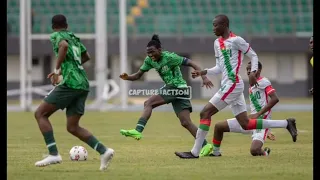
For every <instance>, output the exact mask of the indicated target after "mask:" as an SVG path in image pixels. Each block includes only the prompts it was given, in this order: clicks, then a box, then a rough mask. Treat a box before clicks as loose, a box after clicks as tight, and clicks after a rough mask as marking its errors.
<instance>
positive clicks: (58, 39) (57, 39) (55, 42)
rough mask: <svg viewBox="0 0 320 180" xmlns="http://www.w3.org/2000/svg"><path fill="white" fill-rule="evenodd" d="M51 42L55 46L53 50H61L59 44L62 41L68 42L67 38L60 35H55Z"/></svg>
mask: <svg viewBox="0 0 320 180" xmlns="http://www.w3.org/2000/svg"><path fill="white" fill-rule="evenodd" d="M50 40H51V43H52V45H53V48H54V49H58V48H59V43H60V42H61V41H62V40H67V38H66V37H63V36H61V35H59V34H58V33H54V34H52V37H51V38H50Z"/></svg>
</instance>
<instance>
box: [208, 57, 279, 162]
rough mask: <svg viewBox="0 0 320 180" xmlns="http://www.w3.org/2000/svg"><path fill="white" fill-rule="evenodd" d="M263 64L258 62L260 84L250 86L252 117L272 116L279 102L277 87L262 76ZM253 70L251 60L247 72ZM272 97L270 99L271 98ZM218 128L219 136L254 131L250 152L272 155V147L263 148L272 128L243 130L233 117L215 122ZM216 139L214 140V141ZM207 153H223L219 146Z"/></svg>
mask: <svg viewBox="0 0 320 180" xmlns="http://www.w3.org/2000/svg"><path fill="white" fill-rule="evenodd" d="M261 71H262V64H261V63H260V62H258V71H257V73H256V77H257V81H258V85H259V86H251V87H250V88H249V99H250V109H251V115H249V117H250V118H263V119H270V118H271V109H272V107H274V106H275V105H276V104H277V103H278V102H279V98H278V96H277V94H276V91H275V89H274V88H273V87H272V85H271V82H270V81H269V80H268V79H267V78H265V77H261V76H260V74H261ZM250 72H251V62H249V63H248V65H247V74H248V76H249V75H250ZM269 98H270V99H269ZM215 128H216V129H217V130H215V131H214V133H219V136H221V137H223V133H224V132H238V133H244V134H248V133H252V143H251V148H250V153H251V154H252V155H253V156H268V155H270V152H271V149H270V148H268V147H266V148H264V149H262V146H263V144H264V141H265V138H266V136H267V134H268V132H269V131H270V129H256V130H243V129H242V128H241V126H240V124H239V123H238V121H237V120H236V119H235V118H233V119H228V120H227V121H221V122H219V123H216V124H215ZM214 142H215V141H213V143H214ZM206 155H211V156H212V155H213V156H215V155H218V156H219V155H221V153H220V151H219V146H214V147H213V152H212V153H210V154H203V156H206Z"/></svg>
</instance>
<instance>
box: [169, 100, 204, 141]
mask: <svg viewBox="0 0 320 180" xmlns="http://www.w3.org/2000/svg"><path fill="white" fill-rule="evenodd" d="M172 107H173V110H174V112H175V113H176V115H177V117H178V118H179V120H180V123H181V126H183V127H184V128H186V129H187V130H188V131H189V132H190V134H191V135H192V136H193V137H194V138H195V137H196V134H197V130H198V128H197V126H196V125H195V124H194V123H193V122H192V121H191V118H190V113H191V112H192V106H191V102H190V100H187V99H177V100H175V101H172ZM206 144H207V141H206V140H204V141H203V144H202V147H203V146H205V145H206Z"/></svg>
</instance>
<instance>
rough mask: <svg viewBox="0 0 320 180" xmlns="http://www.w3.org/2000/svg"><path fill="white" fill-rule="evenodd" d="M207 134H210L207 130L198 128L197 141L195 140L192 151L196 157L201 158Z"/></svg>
mask: <svg viewBox="0 0 320 180" xmlns="http://www.w3.org/2000/svg"><path fill="white" fill-rule="evenodd" d="M207 134H208V131H205V130H202V129H200V128H198V130H197V135H196V139H195V142H194V145H193V148H192V150H191V153H192V154H193V155H194V156H199V154H200V151H201V148H202V144H203V141H204V139H205V138H206V136H207Z"/></svg>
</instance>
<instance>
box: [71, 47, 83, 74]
mask: <svg viewBox="0 0 320 180" xmlns="http://www.w3.org/2000/svg"><path fill="white" fill-rule="evenodd" d="M72 51H73V58H74V60H75V61H77V62H78V63H79V64H78V68H79V69H83V67H82V66H81V53H80V48H79V47H77V46H72Z"/></svg>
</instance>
